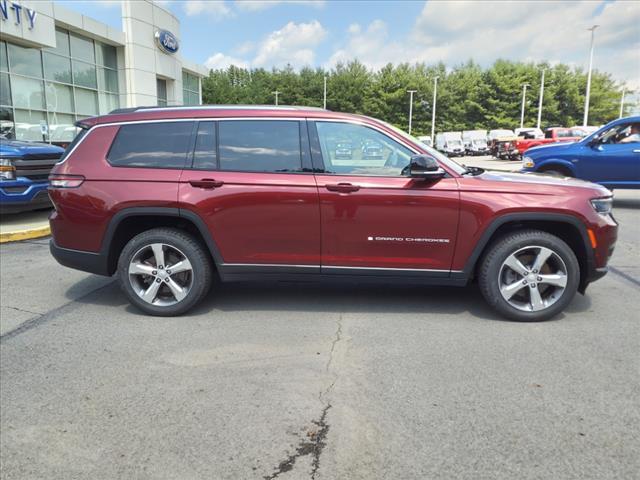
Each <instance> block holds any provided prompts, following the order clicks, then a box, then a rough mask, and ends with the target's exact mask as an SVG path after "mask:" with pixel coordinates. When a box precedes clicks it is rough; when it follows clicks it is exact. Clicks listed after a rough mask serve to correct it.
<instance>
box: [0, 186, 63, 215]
mask: <svg viewBox="0 0 640 480" xmlns="http://www.w3.org/2000/svg"><path fill="white" fill-rule="evenodd" d="M48 186H49V183H48V182H38V183H35V182H32V181H31V180H28V179H25V178H23V177H18V179H17V180H13V181H8V182H6V181H3V182H2V183H0V210H1V211H2V212H3V213H17V212H24V211H28V210H37V209H39V208H48V207H50V206H51V200H50V199H49V193H48V192H47V187H48Z"/></svg>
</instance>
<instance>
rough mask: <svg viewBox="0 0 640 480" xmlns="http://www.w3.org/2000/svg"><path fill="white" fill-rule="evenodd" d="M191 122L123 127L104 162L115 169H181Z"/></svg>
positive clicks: (184, 159)
mask: <svg viewBox="0 0 640 480" xmlns="http://www.w3.org/2000/svg"><path fill="white" fill-rule="evenodd" d="M192 130H193V122H167V123H141V124H135V125H123V126H121V127H120V130H119V131H118V134H117V135H116V138H115V140H114V141H113V145H111V150H110V151H109V155H108V156H107V159H108V160H109V163H110V164H111V165H114V166H118V167H155V168H184V166H185V162H186V160H187V152H188V150H189V146H190V142H191V131H192Z"/></svg>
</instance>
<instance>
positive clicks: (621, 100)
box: [618, 87, 627, 118]
mask: <svg viewBox="0 0 640 480" xmlns="http://www.w3.org/2000/svg"><path fill="white" fill-rule="evenodd" d="M625 93H627V87H622V97H620V117H618V118H622V114H623V112H624V94H625Z"/></svg>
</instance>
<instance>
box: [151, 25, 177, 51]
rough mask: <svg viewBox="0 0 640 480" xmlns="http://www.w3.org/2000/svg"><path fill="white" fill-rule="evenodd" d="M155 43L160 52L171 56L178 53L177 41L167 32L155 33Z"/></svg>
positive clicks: (158, 31) (159, 31)
mask: <svg viewBox="0 0 640 480" xmlns="http://www.w3.org/2000/svg"><path fill="white" fill-rule="evenodd" d="M155 37H156V43H157V44H158V47H159V48H160V50H162V51H163V52H165V53H169V54H171V55H173V54H174V53H176V52H177V51H178V39H177V38H176V36H175V35H174V34H173V33H171V32H170V31H169V30H157V31H156V35H155Z"/></svg>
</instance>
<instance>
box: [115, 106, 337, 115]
mask: <svg viewBox="0 0 640 480" xmlns="http://www.w3.org/2000/svg"><path fill="white" fill-rule="evenodd" d="M252 109H260V110H325V109H324V108H321V107H304V106H297V105H191V106H189V105H171V106H158V105H153V106H140V107H129V108H116V109H115V110H112V111H111V112H109V115H117V114H120V113H132V112H144V111H150V110H252ZM325 111H326V110H325Z"/></svg>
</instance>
